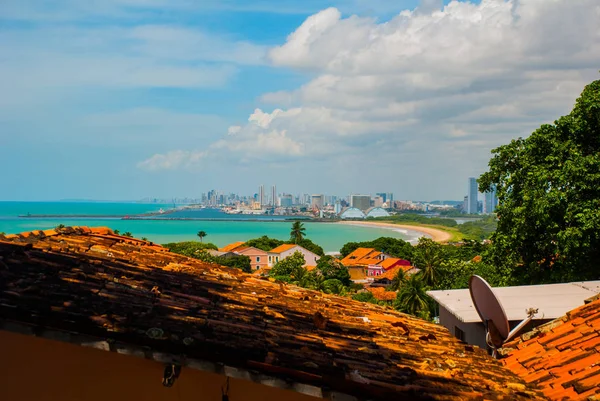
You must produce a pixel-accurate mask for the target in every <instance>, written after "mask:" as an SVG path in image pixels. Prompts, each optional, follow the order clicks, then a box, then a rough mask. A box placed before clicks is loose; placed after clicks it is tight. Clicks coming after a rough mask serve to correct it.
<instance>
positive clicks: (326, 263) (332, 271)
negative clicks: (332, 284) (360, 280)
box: [316, 255, 351, 285]
mask: <svg viewBox="0 0 600 401" xmlns="http://www.w3.org/2000/svg"><path fill="white" fill-rule="evenodd" d="M316 271H317V272H318V274H321V275H322V276H323V277H324V278H325V280H332V279H335V280H338V281H340V282H341V283H342V284H343V285H350V284H351V280H350V273H349V272H348V268H347V267H346V266H344V265H343V264H342V262H340V261H339V260H338V259H336V258H334V257H333V256H329V255H328V256H323V257H322V258H320V259H319V260H318V261H317V268H316Z"/></svg>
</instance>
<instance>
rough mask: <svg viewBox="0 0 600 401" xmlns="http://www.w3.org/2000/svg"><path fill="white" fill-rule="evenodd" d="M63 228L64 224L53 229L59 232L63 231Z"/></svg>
mask: <svg viewBox="0 0 600 401" xmlns="http://www.w3.org/2000/svg"><path fill="white" fill-rule="evenodd" d="M64 228H65V225H64V224H59V225H57V226H56V227H55V230H57V231H59V230H62V229H64Z"/></svg>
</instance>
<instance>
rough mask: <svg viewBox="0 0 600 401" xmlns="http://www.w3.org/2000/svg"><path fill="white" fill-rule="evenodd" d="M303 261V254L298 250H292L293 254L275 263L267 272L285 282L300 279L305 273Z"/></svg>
mask: <svg viewBox="0 0 600 401" xmlns="http://www.w3.org/2000/svg"><path fill="white" fill-rule="evenodd" d="M304 263H305V261H304V255H302V254H301V253H300V252H294V254H293V255H291V256H288V257H287V258H285V259H282V260H280V261H279V262H277V263H275V265H274V266H273V268H272V269H271V271H270V272H269V276H271V277H275V278H277V279H279V280H283V281H287V282H293V281H296V280H300V279H302V278H303V277H304V275H305V274H306V269H305V268H304V267H303V266H304Z"/></svg>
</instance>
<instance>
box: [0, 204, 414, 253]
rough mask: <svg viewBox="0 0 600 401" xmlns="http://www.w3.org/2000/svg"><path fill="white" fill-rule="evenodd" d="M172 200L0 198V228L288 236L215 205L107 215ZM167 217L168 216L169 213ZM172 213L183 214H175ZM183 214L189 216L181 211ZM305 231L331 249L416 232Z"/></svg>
mask: <svg viewBox="0 0 600 401" xmlns="http://www.w3.org/2000/svg"><path fill="white" fill-rule="evenodd" d="M172 207H173V205H165V204H155V203H152V204H144V203H108V202H0V232H5V233H6V234H16V233H20V232H24V231H32V230H39V229H44V230H45V229H49V228H54V227H56V226H57V225H59V224H64V225H65V226H107V227H110V228H112V229H116V230H119V231H121V232H122V233H123V232H126V231H129V232H131V233H132V234H133V235H134V236H135V237H138V238H141V237H146V238H148V239H149V240H150V241H153V242H156V243H160V244H164V243H168V242H179V241H193V240H198V237H196V233H197V232H198V231H200V230H202V231H205V232H206V233H207V236H206V237H205V238H204V241H205V242H212V243H214V244H215V245H217V246H224V245H227V244H229V243H232V242H236V241H246V240H249V239H251V238H256V237H260V236H263V235H267V236H269V237H273V238H278V239H281V240H287V239H289V236H290V228H291V225H292V222H291V221H282V219H281V218H280V217H274V218H273V217H271V216H265V217H262V218H264V219H266V220H256V219H257V217H256V216H252V219H249V218H248V216H239V215H228V214H226V213H223V212H221V211H220V210H216V209H203V210H199V211H195V212H194V213H193V216H191V217H194V218H197V219H208V220H167V219H157V220H123V219H121V218H115V217H110V216H124V215H136V214H141V213H150V212H157V211H159V210H160V209H164V210H166V209H169V208H172ZM27 214H31V215H88V216H93V217H68V218H66V217H65V218H62V217H61V218H56V217H43V218H38V217H27V218H24V217H19V216H22V215H27ZM169 216H170V217H173V216H174V215H169ZM178 217H183V216H181V215H179V216H178ZM186 217H190V216H189V214H186ZM304 226H305V228H306V236H307V238H309V239H311V240H312V241H313V242H315V243H317V244H319V245H320V246H321V247H323V249H324V250H325V252H337V251H339V250H340V248H341V247H342V246H343V245H344V244H345V243H347V242H359V241H370V240H373V239H376V238H379V237H383V236H385V237H393V238H401V239H404V240H407V241H416V240H417V239H418V238H419V236H420V235H421V234H419V233H417V232H414V231H408V230H402V229H398V230H396V229H387V228H378V227H363V226H353V225H342V224H336V223H321V222H304Z"/></svg>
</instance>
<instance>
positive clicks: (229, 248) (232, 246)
mask: <svg viewBox="0 0 600 401" xmlns="http://www.w3.org/2000/svg"><path fill="white" fill-rule="evenodd" d="M244 244H245V242H244V241H238V242H234V243H233V244H229V245H225V246H224V247H223V248H219V251H221V252H233V251H234V250H237V249H238V248H241V247H242V245H244Z"/></svg>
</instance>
